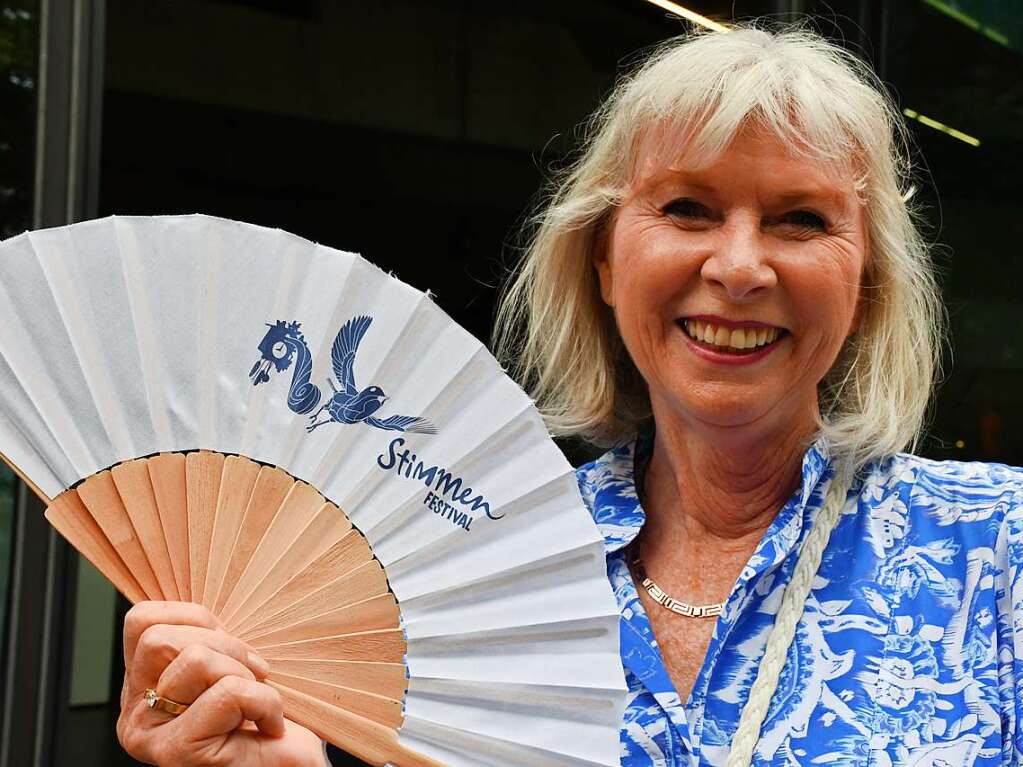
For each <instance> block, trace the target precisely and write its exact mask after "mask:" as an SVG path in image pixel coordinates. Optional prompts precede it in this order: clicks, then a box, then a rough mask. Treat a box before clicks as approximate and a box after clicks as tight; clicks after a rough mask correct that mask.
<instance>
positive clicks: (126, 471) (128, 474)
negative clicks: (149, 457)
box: [110, 458, 181, 599]
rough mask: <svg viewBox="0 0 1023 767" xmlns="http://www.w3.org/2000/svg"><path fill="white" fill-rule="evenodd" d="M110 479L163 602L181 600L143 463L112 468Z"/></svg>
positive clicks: (145, 464)
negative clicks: (151, 570)
mask: <svg viewBox="0 0 1023 767" xmlns="http://www.w3.org/2000/svg"><path fill="white" fill-rule="evenodd" d="M110 475H111V477H113V480H114V486H115V487H116V488H117V492H118V494H119V495H120V496H121V500H122V501H123V503H124V508H125V510H126V511H127V512H128V518H129V519H131V523H132V525H133V526H134V528H135V531H136V532H137V533H138V536H139V544H140V545H141V546H142V549H143V551H145V553H146V558H147V559H148V560H149V564H150V565H151V566H152V568H153V573H154V575H156V580H157V581H158V582H159V584H160V590H161V591H162V592H163V596H164V598H165V599H181V595H180V594H179V593H178V584H177V581H176V580H175V578H174V567H173V565H172V564H171V558H170V553H169V551H168V549H167V539H166V537H165V536H164V532H163V525H162V524H161V523H160V511H159V508H158V507H157V505H156V496H155V495H154V493H153V483H152V479H151V478H150V476H149V467H148V466H147V462H146V459H144V458H140V459H137V460H134V461H127V462H125V463H122V464H120V465H118V466H115V467H114V468H112V469H111V470H110Z"/></svg>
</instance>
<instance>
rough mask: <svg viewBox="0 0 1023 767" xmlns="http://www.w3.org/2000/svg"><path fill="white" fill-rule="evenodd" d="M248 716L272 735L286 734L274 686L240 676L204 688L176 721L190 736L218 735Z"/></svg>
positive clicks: (226, 678) (262, 730)
mask: <svg viewBox="0 0 1023 767" xmlns="http://www.w3.org/2000/svg"><path fill="white" fill-rule="evenodd" d="M246 720H250V721H252V722H253V723H255V725H256V727H257V728H259V730H260V732H262V733H264V734H266V735H270V736H273V737H275V738H276V737H280V736H281V735H283V734H284V706H283V704H282V703H281V696H280V694H279V693H278V692H277V690H275V689H274V688H273V687H271V686H270V685H268V684H263V683H261V682H257V681H255V680H252V679H243V678H241V677H239V676H224V677H221V678H220V679H218V680H217V682H216V683H215V684H214V685H213V686H212V687H210V688H209V689H207V690H206V691H205V692H203V694H202V695H200V696H199V697H198V698H197V699H196V701H195V702H194V703H193V704H192V705H191V706H189V707H188V710H187V711H185V713H183V714H181V716H179V717H178V718H177V720H176V721H175V723H174V724H175V729H178V728H180V729H181V731H182V732H183V733H187V736H188V737H191V738H194V739H198V738H207V737H215V736H217V735H224V734H226V733H229V732H232V731H234V730H236V729H237V728H238V727H239V726H240V725H242V724H243V723H244V722H245V721H246Z"/></svg>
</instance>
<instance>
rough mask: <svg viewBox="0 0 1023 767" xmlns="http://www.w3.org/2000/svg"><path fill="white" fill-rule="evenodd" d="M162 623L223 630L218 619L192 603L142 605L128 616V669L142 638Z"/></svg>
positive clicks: (147, 603)
mask: <svg viewBox="0 0 1023 767" xmlns="http://www.w3.org/2000/svg"><path fill="white" fill-rule="evenodd" d="M158 623H162V624H166V625H177V626H199V627H201V628H206V629H211V630H213V629H219V628H223V626H221V624H220V621H219V620H217V617H216V616H215V615H214V614H213V613H211V612H210V611H209V610H207V609H206V608H205V607H203V606H202V605H197V604H194V603H192V602H139V603H138V604H136V605H135V606H134V607H132V608H131V609H130V610H129V611H128V612H127V614H125V616H124V665H125V666H127V667H129V668H130V667H131V664H132V662H133V660H134V658H135V650H136V647H137V646H138V642H139V638H140V637H141V636H142V634H143V633H144V632H145V631H146V629H148V628H149V627H150V626H154V625H156V624H158Z"/></svg>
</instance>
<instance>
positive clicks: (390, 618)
mask: <svg viewBox="0 0 1023 767" xmlns="http://www.w3.org/2000/svg"><path fill="white" fill-rule="evenodd" d="M400 622H401V618H400V615H399V611H398V603H397V602H396V601H395V599H394V595H393V594H391V593H387V594H379V595H377V596H375V597H370V598H369V599H364V600H362V601H360V602H356V603H355V604H351V605H347V606H343V607H339V608H336V609H334V610H330V611H328V612H325V613H323V614H322V615H317V616H315V617H313V618H310V619H308V620H305V621H301V622H299V623H296V624H294V625H291V626H287V627H286V628H283V629H280V630H278V631H271V632H270V633H268V634H262V635H259V636H257V637H255V638H251V639H248V640H247V641H248V642H249V644H251V645H252V646H253V647H255V648H257V649H258V648H260V647H263V646H269V645H277V644H285V643H288V642H301V641H303V640H305V639H315V638H316V637H327V636H337V635H338V634H346V633H350V632H359V631H374V630H376V629H387V628H393V627H395V626H398V625H400ZM244 638H245V637H243V639H244Z"/></svg>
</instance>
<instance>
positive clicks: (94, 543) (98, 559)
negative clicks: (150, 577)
mask: <svg viewBox="0 0 1023 767" xmlns="http://www.w3.org/2000/svg"><path fill="white" fill-rule="evenodd" d="M44 516H45V517H46V519H48V520H49V522H50V524H51V525H53V527H54V528H55V529H56V530H57V532H59V533H60V534H61V535H63V536H64V538H65V539H66V540H67V541H68V543H70V544H71V545H72V546H74V547H75V549H77V550H78V551H80V552H81V553H82V554H83V555H84V556H85V558H86V559H88V560H89V561H90V562H92V564H93V565H95V566H96V569H98V570H99V571H100V572H101V573H103V575H104V576H105V577H106V578H107V580H109V581H110V582H111V583H112V584H114V587H115V588H116V589H117V590H118V591H120V592H121V593H122V594H124V596H125V597H127V598H128V600H129V601H130V602H132V603H133V604H134V603H136V602H141V601H143V600H145V598H146V594H145V592H144V591H143V590H142V587H141V586H139V584H138V581H136V580H135V577H134V576H133V575H132V574H131V571H129V570H128V568H127V566H125V564H124V562H123V561H122V560H121V558H120V556H118V554H117V551H116V550H115V549H114V547H113V546H111V545H110V541H108V540H107V538H106V536H105V535H104V534H103V531H102V530H101V529H100V527H99V525H98V524H96V520H95V519H93V518H92V516H91V515H90V514H89V511H88V510H87V509H86V508H85V505H84V504H83V503H82V500H81V499H80V498H79V497H78V493H77V491H75V490H68V491H67V492H65V493H62V494H61V495H59V496H57V497H56V498H55V499H54V500H53V502H52V503H51V504H50V505H49V506H48V507H47V509H46V511H45V513H44Z"/></svg>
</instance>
